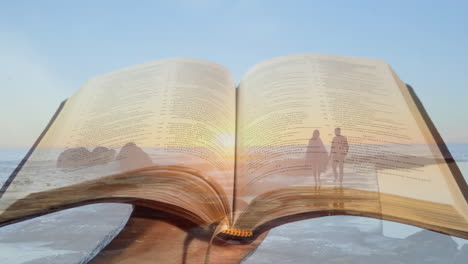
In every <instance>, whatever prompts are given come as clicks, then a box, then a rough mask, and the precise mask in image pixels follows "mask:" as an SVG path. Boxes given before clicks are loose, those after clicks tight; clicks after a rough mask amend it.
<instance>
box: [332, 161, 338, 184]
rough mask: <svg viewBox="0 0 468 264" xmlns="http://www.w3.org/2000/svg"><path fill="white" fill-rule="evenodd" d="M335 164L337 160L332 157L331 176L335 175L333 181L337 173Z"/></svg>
mask: <svg viewBox="0 0 468 264" xmlns="http://www.w3.org/2000/svg"><path fill="white" fill-rule="evenodd" d="M336 165H337V161H336V160H335V158H333V159H332V169H333V176H334V177H335V182H336V181H337V180H338V173H337V171H336Z"/></svg>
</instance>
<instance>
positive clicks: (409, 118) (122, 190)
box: [0, 54, 468, 240]
mask: <svg viewBox="0 0 468 264" xmlns="http://www.w3.org/2000/svg"><path fill="white" fill-rule="evenodd" d="M467 200H468V188H467V185H466V182H465V180H464V179H463V176H462V175H461V173H460V171H459V169H458V168H457V166H456V164H455V163H454V162H453V159H452V158H451V156H450V154H449V153H448V151H447V148H446V147H445V144H444V143H443V141H442V139H441V138H440V136H439V134H438V133H437V131H436V130H435V128H434V126H433V124H432V123H431V121H430V119H429V118H428V116H427V114H426V112H425V111H424V109H423V108H422V105H421V104H420V102H419V101H418V99H417V97H416V96H415V94H414V93H413V91H412V90H411V88H409V87H407V86H406V85H405V84H404V83H403V82H402V81H401V80H400V79H399V78H398V77H397V75H396V74H395V73H394V72H393V70H392V69H391V68H390V66H389V65H388V64H387V63H385V62H384V61H382V60H377V59H366V58H354V57H344V56H335V55H324V54H301V55H293V56H286V57H279V58H274V59H271V60H268V61H265V62H262V63H260V64H257V65H256V66H254V67H253V68H252V69H250V70H249V71H248V72H247V73H246V74H245V76H244V78H243V79H242V81H241V82H240V83H239V84H238V85H236V83H235V82H234V80H233V78H232V76H231V75H230V74H229V72H228V71H227V70H226V69H225V68H223V67H222V66H220V65H217V64H215V63H211V62H208V61H204V60H199V59H191V58H175V59H167V60H160V61H155V62H151V63H147V64H143V65H138V66H134V67H130V68H127V69H123V70H120V71H117V72H113V73H109V74H105V75H102V76H98V77H95V78H93V79H91V80H90V81H88V82H87V83H86V84H85V85H84V86H83V87H82V88H81V89H80V90H79V91H78V92H76V93H75V94H74V95H73V96H72V97H70V98H69V99H68V100H66V101H65V102H64V103H62V105H61V106H60V108H59V110H58V111H57V113H56V115H55V116H54V117H53V118H52V120H51V122H50V123H49V125H48V127H47V128H46V130H45V131H44V133H43V134H42V135H41V136H40V138H39V139H38V140H37V142H36V144H35V145H34V147H33V148H32V149H31V151H30V152H29V153H28V155H27V156H26V158H25V159H24V160H23V162H22V163H21V164H20V166H19V167H18V169H17V170H15V172H14V173H13V174H12V175H11V177H10V178H9V179H8V180H7V182H6V183H5V184H4V185H3V187H2V189H1V191H0V225H5V224H9V223H13V222H17V221H20V220H22V219H26V218H30V217H34V216H37V215H40V214H44V213H48V212H52V211H57V210H61V209H64V208H69V207H73V206H78V205H83V204H89V203H98V202H124V203H132V204H135V205H139V206H144V207H147V208H154V209H158V210H163V211H166V212H169V213H172V214H175V215H177V216H178V217H182V218H185V219H187V220H189V221H191V222H193V223H196V224H197V225H200V226H202V227H203V228H206V229H207V230H211V231H212V232H214V233H215V234H216V235H219V236H221V237H222V236H227V237H229V238H232V239H240V240H242V239H244V240H249V239H253V238H255V237H256V236H258V235H259V234H261V233H262V232H263V231H265V230H267V229H269V228H271V227H273V226H276V225H279V224H282V223H285V222H289V221H294V220H298V219H303V218H306V217H317V216H325V215H333V214H346V215H357V216H367V217H376V218H381V219H387V220H392V221H398V222H402V223H407V224H412V225H416V226H420V227H423V228H427V229H430V230H434V231H438V232H442V233H446V234H450V235H454V236H458V237H462V238H468V203H467Z"/></svg>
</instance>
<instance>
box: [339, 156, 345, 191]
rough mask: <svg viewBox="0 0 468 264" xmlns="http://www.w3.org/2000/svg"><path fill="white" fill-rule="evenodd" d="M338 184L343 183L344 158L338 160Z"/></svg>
mask: <svg viewBox="0 0 468 264" xmlns="http://www.w3.org/2000/svg"><path fill="white" fill-rule="evenodd" d="M339 166H340V186H342V185H343V170H344V159H341V160H340V164H339Z"/></svg>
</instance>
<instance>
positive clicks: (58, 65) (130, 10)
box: [0, 0, 468, 147]
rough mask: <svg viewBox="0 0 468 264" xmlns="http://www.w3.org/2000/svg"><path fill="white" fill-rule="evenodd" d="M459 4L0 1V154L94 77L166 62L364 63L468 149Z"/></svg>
mask: <svg viewBox="0 0 468 264" xmlns="http://www.w3.org/2000/svg"><path fill="white" fill-rule="evenodd" d="M467 14H468V2H467V1H254V0H250V1H248V0H244V1H225V2H223V1H209V0H201V1H193V0H176V1H116V0H113V1H73V2H72V1H2V2H1V3H0V95H1V96H0V113H1V114H0V122H1V123H2V129H1V130H0V147H17V146H20V147H28V146H30V145H31V144H32V143H33V141H34V140H35V139H36V137H37V136H38V135H39V133H40V132H41V130H42V129H43V127H44V126H45V125H46V123H47V122H48V120H49V118H50V117H51V116H52V114H53V112H54V111H55V109H56V108H57V106H58V104H59V103H60V101H62V100H63V99H65V98H66V97H69V96H70V95H71V94H73V93H74V92H75V91H76V90H78V89H79V87H80V86H81V85H83V84H84V82H85V81H86V80H87V79H89V78H91V77H93V76H96V75H99V74H102V73H106V72H110V71H114V70H117V69H120V68H123V67H128V66H131V65H135V64H139V63H143V62H147V61H152V60H157V59H162V58H169V57H179V56H189V57H197V58H202V59H207V60H211V61H215V62H217V63H220V64H222V65H224V66H226V67H227V68H229V69H230V71H231V72H232V74H233V76H234V78H235V79H236V80H237V81H239V80H240V79H241V77H242V74H243V73H244V72H246V71H247V70H248V69H249V68H250V67H252V66H253V65H254V64H255V63H258V62H260V61H262V60H264V59H268V58H271V57H275V56H281V55H289V54H295V53H305V52H312V53H314V52H317V53H333V54H340V55H350V56H360V57H374V58H380V59H384V60H386V61H387V62H389V63H390V64H391V66H392V67H393V68H394V69H395V71H396V72H397V73H398V75H399V76H400V77H401V79H402V80H404V81H406V82H408V83H410V84H412V85H413V86H414V88H415V90H416V92H417V94H418V95H419V96H420V98H421V100H422V102H423V103H424V105H425V106H426V108H427V110H428V112H429V114H430V116H431V117H432V118H433V120H434V122H435V123H436V125H437V127H438V128H439V130H440V132H441V134H442V136H443V137H444V138H445V139H446V140H447V141H448V142H468V115H467V113H468V103H467V102H466V101H467V99H468V49H467V47H468V16H467Z"/></svg>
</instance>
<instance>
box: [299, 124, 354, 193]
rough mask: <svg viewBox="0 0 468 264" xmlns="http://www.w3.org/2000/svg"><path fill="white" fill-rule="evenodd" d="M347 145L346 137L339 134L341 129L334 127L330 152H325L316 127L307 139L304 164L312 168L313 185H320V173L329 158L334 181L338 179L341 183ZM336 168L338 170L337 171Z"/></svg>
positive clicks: (325, 166)
mask: <svg viewBox="0 0 468 264" xmlns="http://www.w3.org/2000/svg"><path fill="white" fill-rule="evenodd" d="M348 150H349V146H348V140H347V139H346V137H344V136H342V135H341V129H340V128H335V137H334V138H333V141H332V143H331V148H330V154H328V153H327V150H326V149H325V146H324V145H323V142H322V140H321V139H320V132H319V131H318V130H317V129H316V130H314V132H313V134H312V138H311V139H310V140H309V145H308V146H307V152H306V164H307V165H308V166H310V167H311V168H312V175H314V179H315V186H320V174H321V173H323V172H325V171H326V169H327V164H328V161H329V160H331V162H332V163H331V164H332V169H333V175H334V176H335V182H337V181H338V180H339V182H340V186H342V185H343V169H344V161H345V158H346V155H347V154H348ZM337 170H338V171H337Z"/></svg>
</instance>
